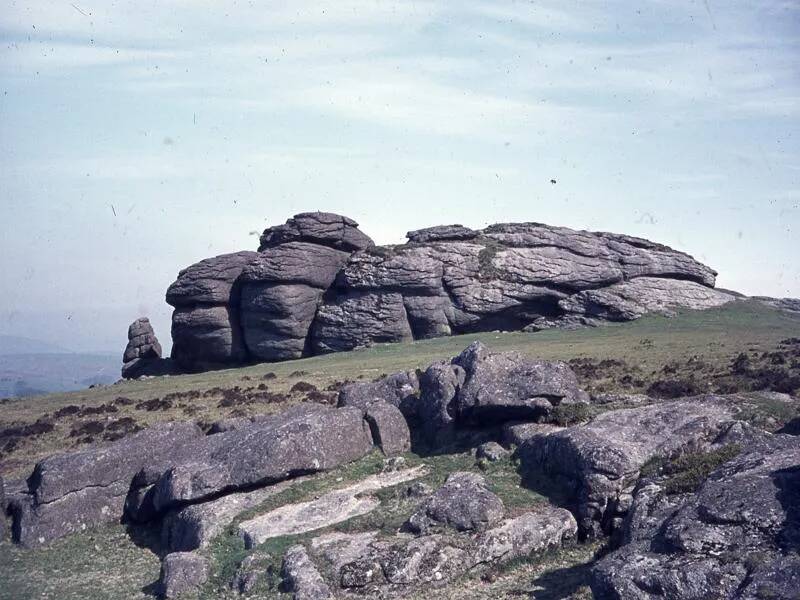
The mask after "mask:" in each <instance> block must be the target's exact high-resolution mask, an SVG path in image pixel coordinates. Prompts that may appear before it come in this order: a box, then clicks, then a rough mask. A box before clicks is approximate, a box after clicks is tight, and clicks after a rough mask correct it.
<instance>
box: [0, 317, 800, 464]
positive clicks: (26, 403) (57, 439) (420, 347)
mask: <svg viewBox="0 0 800 600" xmlns="http://www.w3.org/2000/svg"><path fill="white" fill-rule="evenodd" d="M789 337H800V317H798V316H795V315H790V314H787V313H782V312H779V311H776V310H773V309H771V308H768V307H765V306H763V305H761V304H758V303H752V302H737V303H735V304H732V305H729V306H726V307H722V308H719V309H714V310H708V311H702V312H694V311H687V312H684V313H682V314H681V315H680V316H678V317H675V318H666V317H660V316H652V317H646V318H643V319H640V320H639V321H635V322H632V323H624V324H619V325H610V326H607V327H600V328H591V329H588V328H587V329H580V330H576V331H559V330H555V331H543V332H539V333H521V332H515V333H497V332H490V333H481V334H472V335H464V336H454V337H447V338H439V339H434V340H424V341H418V342H412V343H405V344H383V345H378V346H374V347H372V348H367V349H364V350H357V351H354V352H347V353H339V354H330V355H326V356H318V357H313V358H307V359H302V360H294V361H288V362H284V363H273V364H260V365H255V366H250V367H244V368H238V369H229V370H222V371H214V372H207V373H200V374H196V375H182V376H177V377H159V378H153V379H147V380H142V381H126V382H122V383H119V384H117V385H113V386H105V387H100V388H95V389H91V390H88V389H87V390H84V391H81V392H71V393H64V394H51V395H47V396H39V397H32V398H20V399H12V400H7V401H5V402H4V403H2V404H0V430H2V429H3V427H7V426H8V425H11V424H30V423H33V422H35V421H36V420H37V419H39V418H42V417H44V418H45V419H49V420H50V421H51V422H52V423H53V424H54V426H55V430H54V431H53V432H51V433H48V434H46V435H41V436H38V437H36V438H31V439H28V440H22V441H21V443H20V444H19V447H18V448H17V449H15V450H14V451H13V452H10V453H2V454H0V475H3V476H5V477H8V478H10V477H19V476H22V475H24V474H26V473H28V472H30V469H31V467H32V465H33V464H34V462H35V461H36V460H39V459H40V458H42V457H44V456H46V455H48V454H51V453H53V452H56V451H59V450H64V449H70V448H74V447H77V446H79V445H80V444H81V440H82V439H85V438H81V437H80V436H75V435H72V436H70V432H71V428H73V427H74V425H75V423H78V424H81V423H83V422H85V421H87V420H100V421H106V422H109V421H111V420H115V419H119V418H122V417H124V416H131V417H132V418H134V419H135V420H136V422H137V423H138V424H139V425H141V426H146V425H147V424H149V423H152V422H154V421H161V420H169V419H187V418H192V419H195V420H198V421H205V422H211V421H214V420H217V419H219V418H223V417H227V416H237V415H245V414H254V413H260V412H271V411H275V410H280V409H281V408H282V407H284V406H285V402H286V401H288V402H296V401H301V400H303V399H305V395H304V394H302V393H289V389H290V388H291V386H292V385H293V384H295V383H297V382H298V381H301V380H302V381H306V382H310V383H312V384H314V385H316V386H317V387H318V388H319V389H324V388H325V387H327V386H329V385H331V384H333V383H335V382H337V381H342V380H356V379H367V380H369V379H373V378H375V377H377V376H379V375H381V374H384V373H392V372H396V371H401V370H406V369H413V368H420V367H421V368H424V367H426V366H427V365H429V364H430V363H432V362H434V361H436V360H442V359H445V358H449V357H452V356H454V355H456V354H458V353H459V352H460V351H461V350H463V349H464V348H465V347H466V346H467V345H468V344H469V343H470V342H472V341H473V340H477V339H479V340H481V341H483V342H484V343H486V344H487V345H488V346H490V347H491V348H492V349H493V350H497V351H505V350H516V351H519V352H522V353H524V354H527V355H529V356H532V357H536V358H546V359H562V360H568V359H573V358H582V357H586V358H592V359H597V360H601V359H603V360H605V359H614V360H620V361H624V362H625V363H626V364H627V365H633V366H634V368H635V369H636V374H637V378H636V379H638V380H640V381H641V382H642V384H645V385H644V388H646V383H648V382H649V381H650V379H648V377H650V378H652V377H655V376H656V375H657V374H658V373H659V369H660V368H661V367H662V366H663V365H665V364H667V363H670V362H685V361H686V360H689V359H690V358H692V357H694V356H697V357H700V358H701V359H702V360H703V361H704V362H705V363H706V364H708V365H710V366H711V367H714V366H722V365H725V366H727V365H729V364H730V362H731V360H732V358H733V357H734V356H736V354H738V353H739V352H742V351H748V350H757V351H759V352H762V351H771V350H773V349H775V347H776V345H777V344H778V342H779V341H780V340H782V339H786V338H789ZM298 372H300V374H297V373H298ZM267 373H274V374H275V375H276V378H275V379H269V380H264V379H262V378H263V376H264V375H265V374H267ZM600 380H602V374H601V375H600ZM586 383H589V382H586ZM614 383H615V382H614V381H613V380H611V381H610V382H609V385H608V386H605V387H612V388H613V387H614ZM259 384H264V385H267V386H268V387H269V390H270V391H271V392H276V393H279V394H287V396H288V397H287V399H286V401H281V402H278V403H260V402H256V403H251V404H247V405H234V406H227V407H225V406H220V405H219V401H220V398H221V397H222V396H221V394H220V393H217V392H215V391H214V388H223V389H227V388H233V387H235V386H240V387H241V388H248V387H250V388H255V386H257V385H259ZM596 384H597V380H596V379H595V380H594V381H593V382H592V385H594V386H595V387H597V385H596ZM601 387H602V386H601ZM209 390H211V392H208V391H209ZM192 391H198V392H201V393H206V394H207V395H206V396H205V397H200V398H183V399H177V400H176V401H174V402H173V406H172V407H169V408H163V409H159V410H146V409H144V408H136V406H135V404H136V403H138V402H140V401H146V400H150V399H154V398H163V397H164V396H166V395H167V394H171V393H176V392H177V393H179V394H181V393H184V394H185V393H190V392H192ZM627 391H643V386H642V385H639V384H637V383H636V381H634V384H632V385H631V386H629V389H628V390H627ZM120 396H123V397H125V398H129V399H131V400H133V402H134V403H133V404H130V405H127V406H122V405H117V406H115V407H114V408H115V412H114V413H113V414H105V415H99V416H93V417H81V416H80V415H78V416H73V417H68V418H64V417H61V418H58V417H56V418H54V417H53V413H54V412H55V411H56V410H57V409H59V408H61V407H64V406H67V405H77V406H87V407H96V406H102V405H108V404H111V403H113V402H114V400H115V399H116V398H118V397H120ZM2 446H3V444H2V440H0V450H1V449H2Z"/></svg>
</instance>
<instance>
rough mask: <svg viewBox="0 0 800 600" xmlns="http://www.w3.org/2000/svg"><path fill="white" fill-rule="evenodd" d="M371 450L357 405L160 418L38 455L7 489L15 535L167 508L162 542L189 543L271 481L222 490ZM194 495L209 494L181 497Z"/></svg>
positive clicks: (34, 537)
mask: <svg viewBox="0 0 800 600" xmlns="http://www.w3.org/2000/svg"><path fill="white" fill-rule="evenodd" d="M392 408H393V409H394V407H392ZM394 410H397V409H394ZM398 414H399V411H398ZM372 450H373V440H372V435H371V433H370V424H369V423H368V422H367V420H366V419H365V414H364V412H363V411H362V410H361V409H359V408H356V407H343V408H329V407H323V406H314V405H310V406H302V405H301V406H297V407H294V408H292V409H290V410H287V411H286V412H285V413H283V414H279V415H273V416H270V417H268V418H263V419H257V420H255V421H253V422H249V423H248V424H242V425H241V426H240V427H238V428H234V429H231V430H228V431H225V432H222V433H217V434H214V435H205V434H203V432H202V430H200V428H199V427H198V426H197V425H196V424H194V423H189V422H186V423H162V424H158V425H155V426H153V427H151V428H149V429H146V430H144V431H141V432H139V433H136V434H133V435H131V436H129V437H126V438H122V439H120V440H118V441H116V442H112V443H110V444H99V445H93V446H89V447H87V448H85V449H83V450H78V451H75V452H68V453H64V454H58V455H54V456H51V457H49V458H46V459H44V460H42V461H40V462H39V463H38V464H37V465H36V467H35V468H34V471H33V473H32V475H31V476H30V477H29V478H28V481H27V490H25V493H19V494H14V496H13V497H12V498H11V501H10V504H11V512H12V515H13V536H14V540H15V541H16V542H18V543H20V544H22V545H24V546H36V545H41V544H45V543H47V542H50V541H51V540H54V539H57V538H59V537H62V536H64V535H68V534H70V533H75V532H77V531H82V530H85V529H87V528H91V527H95V526H97V525H101V524H104V523H114V522H120V521H121V520H123V519H126V520H129V521H131V522H136V523H141V522H147V521H152V520H155V519H156V518H159V517H162V516H164V515H166V519H165V525H164V541H165V545H166V546H167V547H170V548H173V549H176V550H189V549H195V548H197V547H201V546H202V545H203V544H204V543H205V542H206V541H207V540H208V537H209V535H211V534H212V533H213V531H215V530H216V528H218V527H220V526H221V525H220V523H225V524H227V521H226V519H227V518H228V517H229V516H230V515H235V514H238V512H240V511H239V509H240V508H241V510H244V508H243V507H245V508H246V507H247V506H252V505H254V504H255V503H258V502H260V501H263V500H264V499H265V498H267V497H268V496H269V495H271V494H272V493H275V490H269V491H263V490H254V491H252V492H250V493H249V494H248V493H242V494H241V495H238V496H236V495H235V494H234V495H233V497H228V498H221V499H219V500H216V499H217V498H218V497H219V496H221V495H228V494H231V493H232V492H237V491H242V492H246V491H248V490H251V489H252V488H254V487H263V486H267V485H270V484H274V483H277V482H281V481H284V480H287V479H292V478H295V477H298V476H300V475H304V474H308V473H315V472H319V471H326V470H329V469H332V468H335V467H338V466H340V465H342V464H345V463H348V462H351V461H353V460H356V459H358V458H361V457H363V456H365V455H366V454H368V453H369V452H371V451H372ZM243 488H244V489H243ZM209 500H211V501H213V502H207V501H209ZM198 503H207V504H206V505H205V506H203V507H199V506H198V507H190V506H187V505H195V504H198Z"/></svg>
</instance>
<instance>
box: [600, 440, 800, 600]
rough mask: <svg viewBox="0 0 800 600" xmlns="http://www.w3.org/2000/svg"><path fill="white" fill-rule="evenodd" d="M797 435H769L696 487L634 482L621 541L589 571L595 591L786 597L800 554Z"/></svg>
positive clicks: (680, 599)
mask: <svg viewBox="0 0 800 600" xmlns="http://www.w3.org/2000/svg"><path fill="white" fill-rule="evenodd" d="M798 507H800V439H798V438H797V437H795V436H786V435H775V436H768V435H762V436H761V437H760V438H759V439H757V440H754V441H751V444H750V445H748V446H747V447H745V448H744V450H743V452H742V453H741V454H739V455H738V456H737V457H735V458H733V459H731V460H729V461H727V462H726V463H724V464H723V465H721V466H720V467H718V468H717V469H716V470H715V471H714V472H712V473H711V475H710V476H709V477H708V479H707V480H706V482H705V483H704V484H702V485H701V487H700V488H699V490H698V491H697V492H696V493H689V494H682V495H677V496H666V495H665V494H664V492H663V490H662V489H661V488H660V487H659V486H658V485H657V484H655V483H651V482H643V483H642V484H641V485H639V486H638V487H637V489H636V492H635V495H634V498H633V502H632V507H631V509H630V511H629V512H628V516H627V517H626V519H625V536H624V539H623V545H622V547H621V548H619V549H618V550H616V551H614V552H612V553H611V554H609V555H607V556H606V557H604V558H603V559H602V560H601V561H600V562H599V563H597V564H596V565H595V567H594V568H593V571H592V580H591V586H592V591H593V593H594V595H595V597H596V598H614V599H616V598H633V599H636V600H655V599H656V598H659V599H660V598H667V597H668V598H674V599H675V600H689V599H695V598H731V599H733V600H744V599H755V598H780V599H787V600H788V599H789V598H794V597H796V595H797V589H798V585H797V584H798V582H800V560H798V559H797V555H796V553H794V552H793V549H794V550H796V548H797V547H798V546H797V544H798V540H800V517H798Z"/></svg>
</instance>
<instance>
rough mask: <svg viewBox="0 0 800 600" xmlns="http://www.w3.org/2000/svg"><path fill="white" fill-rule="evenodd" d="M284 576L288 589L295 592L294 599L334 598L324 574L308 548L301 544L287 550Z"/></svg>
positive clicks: (284, 561) (317, 599)
mask: <svg viewBox="0 0 800 600" xmlns="http://www.w3.org/2000/svg"><path fill="white" fill-rule="evenodd" d="M283 577H284V580H285V582H286V587H287V589H288V590H289V591H291V592H292V593H293V594H294V596H293V598H294V600H327V599H328V598H333V594H331V590H330V588H329V587H328V584H326V583H325V580H324V579H322V575H320V574H319V571H317V568H316V567H315V566H314V563H312V562H311V559H310V558H309V557H308V553H307V552H306V549H305V548H304V547H303V546H302V545H300V544H298V545H296V546H292V547H291V548H289V549H288V550H287V551H286V556H284V558H283Z"/></svg>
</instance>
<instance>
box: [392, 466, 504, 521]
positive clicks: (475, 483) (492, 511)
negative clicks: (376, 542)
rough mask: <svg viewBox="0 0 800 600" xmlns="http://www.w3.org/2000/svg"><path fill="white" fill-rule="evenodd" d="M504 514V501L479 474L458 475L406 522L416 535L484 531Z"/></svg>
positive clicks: (466, 473) (451, 477) (452, 475)
mask: <svg viewBox="0 0 800 600" xmlns="http://www.w3.org/2000/svg"><path fill="white" fill-rule="evenodd" d="M504 514H505V507H504V506H503V501H502V500H500V498H499V497H498V496H497V495H496V494H495V493H493V492H492V491H491V490H490V489H489V487H488V484H487V483H486V480H485V479H484V478H483V477H482V476H481V475H478V474H477V473H469V472H460V471H459V472H456V473H452V474H451V475H449V476H448V477H447V481H445V483H444V485H443V486H442V487H440V488H439V489H438V490H436V492H434V493H433V495H432V496H431V497H430V498H428V499H427V500H426V501H425V502H424V503H423V504H422V506H421V507H420V508H419V510H417V512H415V513H414V514H413V515H411V517H410V518H409V519H408V521H407V522H406V527H407V528H408V529H409V530H410V531H413V532H415V533H428V532H430V531H431V530H432V529H433V528H435V527H441V526H448V527H452V528H453V529H455V530H457V531H484V530H486V529H488V528H490V527H492V526H494V525H496V524H497V523H498V522H499V521H500V519H502V518H503V515H504Z"/></svg>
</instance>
